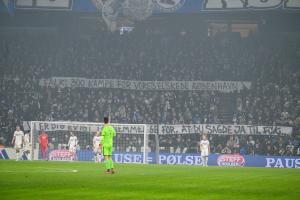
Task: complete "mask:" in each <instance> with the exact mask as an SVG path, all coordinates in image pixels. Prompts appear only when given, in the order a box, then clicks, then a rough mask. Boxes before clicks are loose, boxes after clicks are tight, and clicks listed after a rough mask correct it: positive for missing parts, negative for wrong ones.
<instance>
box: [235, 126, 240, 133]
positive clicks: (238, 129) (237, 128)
mask: <svg viewBox="0 0 300 200" xmlns="http://www.w3.org/2000/svg"><path fill="white" fill-rule="evenodd" d="M240 129H241V128H240V126H238V125H235V126H234V133H235V134H240V133H241V130H240Z"/></svg>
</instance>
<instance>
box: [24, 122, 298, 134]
mask: <svg viewBox="0 0 300 200" xmlns="http://www.w3.org/2000/svg"><path fill="white" fill-rule="evenodd" d="M28 126H29V123H28V122H26V121H24V122H23V127H24V129H25V130H29V129H30V127H28ZM112 126H113V127H114V128H115V129H116V132H117V133H124V134H144V133H145V131H146V133H147V134H160V135H173V134H202V133H206V134H214V135H291V134H292V131H293V128H292V127H286V126H254V125H228V124H226V125H225V124H175V125H166V124H160V125H154V124H147V125H143V124H112ZM32 128H33V130H36V131H41V130H45V131H61V130H64V131H74V132H96V131H99V130H101V129H102V124H100V123H88V122H87V123H84V122H78V123H71V122H43V121H41V122H38V121H37V122H33V127H32ZM145 128H146V130H145Z"/></svg>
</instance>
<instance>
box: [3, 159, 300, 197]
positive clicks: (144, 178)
mask: <svg viewBox="0 0 300 200" xmlns="http://www.w3.org/2000/svg"><path fill="white" fill-rule="evenodd" d="M115 166H116V172H117V173H116V174H114V175H111V174H105V173H104V167H103V164H99V163H92V162H52V161H51V162H50V161H49V162H47V161H18V162H16V161H3V160H2V161H0V198H1V200H8V199H13V200H16V199H38V200H47V199H55V200H59V199H73V200H75V199H89V200H92V199H103V200H110V199H128V200H135V199H138V200H142V199H149V200H155V199H163V200H165V199H170V200H171V199H172V200H174V199H195V200H198V199H201V200H202V199H203V200H206V199H210V200H214V199H216V200H217V199H220V200H221V199H222V200H223V199H226V200H228V199H234V200H239V199H245V200H251V199H257V200H277V199H278V200H279V199H282V200H283V199H284V200H293V199H295V200H296V199H297V200H298V199H299V198H300V170H299V169H271V168H223V167H206V168H204V167H199V166H183V165H177V166H171V165H142V164H115Z"/></svg>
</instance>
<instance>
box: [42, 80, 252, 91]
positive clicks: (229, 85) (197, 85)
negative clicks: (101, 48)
mask: <svg viewBox="0 0 300 200" xmlns="http://www.w3.org/2000/svg"><path fill="white" fill-rule="evenodd" d="M39 85H40V86H42V87H53V88H55V87H60V88H65V87H68V88H116V89H125V90H209V91H220V92H227V93H228V92H234V91H240V90H242V89H245V88H247V89H249V88H250V87H251V82H242V81H131V80H117V79H86V78H70V77H53V78H50V79H41V80H40V82H39Z"/></svg>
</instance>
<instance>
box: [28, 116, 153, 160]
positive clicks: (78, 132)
mask: <svg viewBox="0 0 300 200" xmlns="http://www.w3.org/2000/svg"><path fill="white" fill-rule="evenodd" d="M111 125H112V126H113V127H114V128H115V130H116V137H115V138H114V144H113V160H114V161H115V162H125V163H126V162H127V163H148V153H150V152H151V147H149V134H147V127H146V125H145V124H115V123H111ZM30 126H31V129H30V132H31V143H32V145H31V146H32V149H31V152H32V159H33V160H39V159H44V158H43V156H42V152H41V148H40V144H39V135H40V134H41V133H42V132H43V131H44V132H45V133H46V134H47V135H48V152H47V158H48V159H49V160H65V161H67V160H78V161H93V159H94V153H93V137H94V136H95V134H96V133H97V132H101V129H102V127H103V123H92V122H68V121H67V122H63V121H32V122H30ZM71 132H72V133H73V134H74V135H75V136H76V137H77V140H78V145H77V147H76V154H74V153H73V154H72V153H71V151H70V150H69V149H68V142H69V138H70V135H71Z"/></svg>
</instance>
